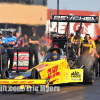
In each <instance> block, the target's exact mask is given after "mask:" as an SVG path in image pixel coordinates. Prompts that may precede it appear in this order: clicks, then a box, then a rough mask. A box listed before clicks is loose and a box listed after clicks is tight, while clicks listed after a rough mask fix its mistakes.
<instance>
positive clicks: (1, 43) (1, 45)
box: [0, 31, 9, 74]
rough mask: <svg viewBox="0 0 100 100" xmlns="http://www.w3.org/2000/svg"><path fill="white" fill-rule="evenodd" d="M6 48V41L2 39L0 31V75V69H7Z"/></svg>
mask: <svg viewBox="0 0 100 100" xmlns="http://www.w3.org/2000/svg"><path fill="white" fill-rule="evenodd" d="M8 46H9V45H8V41H7V39H6V38H3V36H2V32H1V31H0V74H1V67H2V68H7V67H8V66H7V57H6V48H7V47H8ZM1 55H2V56H1ZM1 57H2V61H1ZM1 62H2V63H1ZM1 64H2V65H1Z"/></svg>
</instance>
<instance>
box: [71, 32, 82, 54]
mask: <svg viewBox="0 0 100 100" xmlns="http://www.w3.org/2000/svg"><path fill="white" fill-rule="evenodd" d="M79 38H80V43H81V42H83V40H84V38H83V37H79V30H77V31H76V35H75V36H72V37H71V43H72V46H73V49H74V51H75V52H76V54H77V55H78V48H79Z"/></svg>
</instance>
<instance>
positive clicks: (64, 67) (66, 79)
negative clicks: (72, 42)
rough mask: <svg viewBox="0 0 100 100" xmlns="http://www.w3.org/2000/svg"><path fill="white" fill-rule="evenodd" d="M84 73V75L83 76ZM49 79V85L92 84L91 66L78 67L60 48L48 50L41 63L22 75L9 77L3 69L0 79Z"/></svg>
mask: <svg viewBox="0 0 100 100" xmlns="http://www.w3.org/2000/svg"><path fill="white" fill-rule="evenodd" d="M84 73H85V74H84ZM8 78H9V79H49V84H62V83H75V82H84V83H89V84H92V83H93V82H94V73H93V69H92V66H85V65H78V64H76V63H74V62H73V61H72V60H67V56H66V55H64V52H63V50H62V49H61V48H50V49H49V50H48V51H47V54H46V55H45V57H44V60H43V62H42V63H40V64H39V65H37V66H36V67H33V68H32V69H30V70H28V71H26V72H25V73H23V74H22V75H19V74H16V75H10V74H9V72H8V70H7V69H3V70H2V73H1V79H8Z"/></svg>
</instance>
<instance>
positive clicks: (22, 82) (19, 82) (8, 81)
mask: <svg viewBox="0 0 100 100" xmlns="http://www.w3.org/2000/svg"><path fill="white" fill-rule="evenodd" d="M46 83H47V82H46V80H42V79H1V80H0V85H46Z"/></svg>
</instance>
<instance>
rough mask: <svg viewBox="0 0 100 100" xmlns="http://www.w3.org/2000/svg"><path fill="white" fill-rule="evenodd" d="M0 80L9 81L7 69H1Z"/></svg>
mask: <svg viewBox="0 0 100 100" xmlns="http://www.w3.org/2000/svg"><path fill="white" fill-rule="evenodd" d="M1 79H9V72H8V68H3V70H2V72H1Z"/></svg>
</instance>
